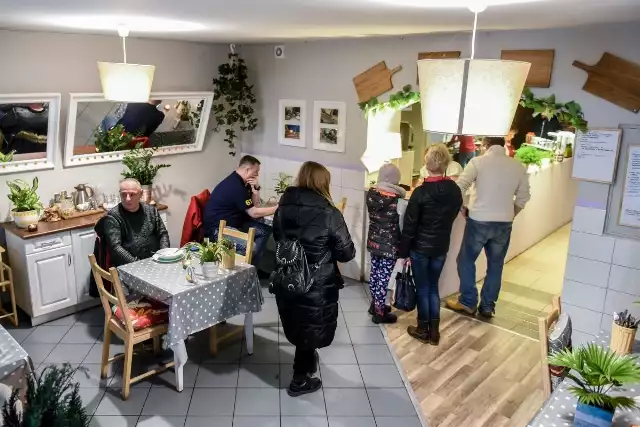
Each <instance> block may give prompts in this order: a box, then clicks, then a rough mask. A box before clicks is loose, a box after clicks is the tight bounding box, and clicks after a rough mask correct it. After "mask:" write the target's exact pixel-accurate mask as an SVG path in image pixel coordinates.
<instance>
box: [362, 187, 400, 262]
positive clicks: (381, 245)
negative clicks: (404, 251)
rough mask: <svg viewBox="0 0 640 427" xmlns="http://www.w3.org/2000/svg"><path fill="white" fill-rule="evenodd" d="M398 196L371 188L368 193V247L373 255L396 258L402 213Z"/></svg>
mask: <svg viewBox="0 0 640 427" xmlns="http://www.w3.org/2000/svg"><path fill="white" fill-rule="evenodd" d="M398 197H399V196H397V195H395V194H393V195H390V194H388V193H381V192H380V191H378V190H376V189H375V188H370V189H369V192H368V193H367V211H368V212H369V233H368V235H367V249H368V250H369V252H370V253H371V255H375V256H379V257H383V258H395V257H396V256H397V255H398V244H399V243H400V223H399V221H400V215H398Z"/></svg>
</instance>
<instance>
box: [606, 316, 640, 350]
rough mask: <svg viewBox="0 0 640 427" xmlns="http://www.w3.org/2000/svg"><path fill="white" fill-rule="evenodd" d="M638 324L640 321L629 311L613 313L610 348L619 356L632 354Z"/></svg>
mask: <svg viewBox="0 0 640 427" xmlns="http://www.w3.org/2000/svg"><path fill="white" fill-rule="evenodd" d="M638 324H640V319H636V318H635V317H633V316H632V315H631V314H630V313H629V311H628V310H625V311H622V312H620V313H613V325H612V326H611V342H610V344H609V348H611V350H613V351H614V352H616V353H617V354H630V353H631V348H632V347H633V343H634V341H635V339H636V332H637V331H638Z"/></svg>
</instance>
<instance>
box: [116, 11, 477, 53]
mask: <svg viewBox="0 0 640 427" xmlns="http://www.w3.org/2000/svg"><path fill="white" fill-rule="evenodd" d="M473 14H474V17H473V35H472V36H471V59H473V58H474V56H475V54H476V30H477V28H478V12H474V13H473ZM125 62H126V61H125Z"/></svg>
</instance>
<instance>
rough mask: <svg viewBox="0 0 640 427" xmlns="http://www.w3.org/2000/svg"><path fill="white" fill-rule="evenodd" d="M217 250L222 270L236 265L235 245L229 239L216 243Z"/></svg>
mask: <svg viewBox="0 0 640 427" xmlns="http://www.w3.org/2000/svg"><path fill="white" fill-rule="evenodd" d="M218 249H219V250H220V253H221V254H222V268H233V267H235V265H236V244H235V243H233V241H231V240H230V239H227V238H223V239H222V240H220V241H219V242H218Z"/></svg>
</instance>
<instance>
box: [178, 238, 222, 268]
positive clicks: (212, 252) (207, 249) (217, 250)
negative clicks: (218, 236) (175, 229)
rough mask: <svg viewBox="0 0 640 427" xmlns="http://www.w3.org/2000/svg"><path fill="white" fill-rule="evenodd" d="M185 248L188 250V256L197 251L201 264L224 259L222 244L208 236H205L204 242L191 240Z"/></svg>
mask: <svg viewBox="0 0 640 427" xmlns="http://www.w3.org/2000/svg"><path fill="white" fill-rule="evenodd" d="M183 248H184V249H186V251H187V258H191V255H192V253H193V252H195V253H197V254H198V256H199V257H200V264H204V263H205V262H220V261H222V252H223V250H222V247H221V245H220V244H219V243H218V242H212V241H210V240H209V239H208V238H205V239H204V242H202V243H198V242H189V243H187V244H186V245H184V246H183ZM225 252H226V250H225Z"/></svg>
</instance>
